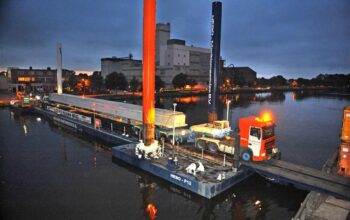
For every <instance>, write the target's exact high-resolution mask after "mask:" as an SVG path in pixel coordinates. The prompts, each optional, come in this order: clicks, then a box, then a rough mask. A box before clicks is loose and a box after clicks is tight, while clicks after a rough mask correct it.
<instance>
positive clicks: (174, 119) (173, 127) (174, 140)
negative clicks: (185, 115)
mask: <svg viewBox="0 0 350 220" xmlns="http://www.w3.org/2000/svg"><path fill="white" fill-rule="evenodd" d="M173 105H174V124H173V148H175V110H176V105H177V104H176V103H173Z"/></svg>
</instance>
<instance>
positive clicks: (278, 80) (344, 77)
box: [256, 73, 350, 88]
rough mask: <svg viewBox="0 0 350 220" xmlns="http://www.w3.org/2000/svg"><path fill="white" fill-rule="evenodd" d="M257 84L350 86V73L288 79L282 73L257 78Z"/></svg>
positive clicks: (273, 85)
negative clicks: (267, 77)
mask: <svg viewBox="0 0 350 220" xmlns="http://www.w3.org/2000/svg"><path fill="white" fill-rule="evenodd" d="M256 84H257V86H263V87H264V86H272V87H275V86H298V87H300V86H301V87H302V86H332V87H339V88H343V87H350V73H349V74H319V75H317V76H316V77H314V78H312V79H305V78H297V79H289V80H287V79H286V78H284V77H283V76H281V75H277V76H273V77H271V78H269V79H266V78H264V77H262V78H258V79H257V83H256Z"/></svg>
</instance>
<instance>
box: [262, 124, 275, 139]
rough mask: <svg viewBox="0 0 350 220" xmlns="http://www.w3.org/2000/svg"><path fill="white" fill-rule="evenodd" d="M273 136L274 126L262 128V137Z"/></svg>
mask: <svg viewBox="0 0 350 220" xmlns="http://www.w3.org/2000/svg"><path fill="white" fill-rule="evenodd" d="M273 136H275V126H268V127H264V128H263V139H267V138H270V137H273Z"/></svg>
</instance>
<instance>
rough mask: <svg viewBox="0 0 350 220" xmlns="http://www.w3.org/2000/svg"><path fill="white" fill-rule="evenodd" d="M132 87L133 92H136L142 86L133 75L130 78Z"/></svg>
mask: <svg viewBox="0 0 350 220" xmlns="http://www.w3.org/2000/svg"><path fill="white" fill-rule="evenodd" d="M129 85H130V89H131V91H132V92H136V91H137V90H138V88H139V86H140V82H139V81H138V80H137V79H136V77H135V76H133V77H132V79H131V80H130V83H129Z"/></svg>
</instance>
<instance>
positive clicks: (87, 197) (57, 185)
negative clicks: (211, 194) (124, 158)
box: [0, 93, 350, 219]
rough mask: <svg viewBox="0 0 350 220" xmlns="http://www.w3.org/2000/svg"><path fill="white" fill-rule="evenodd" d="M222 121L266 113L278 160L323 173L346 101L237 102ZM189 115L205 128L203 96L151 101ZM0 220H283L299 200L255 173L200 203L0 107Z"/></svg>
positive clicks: (101, 149)
mask: <svg viewBox="0 0 350 220" xmlns="http://www.w3.org/2000/svg"><path fill="white" fill-rule="evenodd" d="M227 98H229V99H231V100H234V101H233V102H232V103H231V106H230V109H231V110H230V114H229V119H230V122H231V124H232V125H233V126H235V125H236V124H237V119H238V118H239V117H244V116H248V115H251V114H259V113H260V112H261V111H263V110H269V111H271V112H273V113H274V117H275V120H276V124H277V128H276V135H277V137H278V141H277V144H278V146H279V148H280V149H281V151H282V152H283V159H284V160H287V161H291V162H295V163H299V164H304V165H307V166H310V167H314V168H319V169H320V168H321V167H322V165H323V163H324V162H325V161H326V160H327V158H328V157H329V156H330V155H331V154H332V153H333V152H334V151H335V150H336V149H337V147H338V144H339V133H340V127H341V120H342V109H343V107H344V106H347V105H350V100H349V99H348V98H346V96H344V97H341V96H340V97H336V96H329V95H322V96H320V95H309V94H305V93H277V94H269V93H266V94H244V95H243V94H241V95H239V96H228V97H226V96H224V97H221V99H222V102H221V106H220V112H219V115H220V117H221V118H224V117H226V106H225V100H226V99H227ZM173 101H176V102H178V108H177V109H178V110H179V111H183V112H185V113H186V114H187V123H188V124H190V125H191V124H196V123H203V122H205V121H206V118H207V113H206V108H207V100H206V97H190V98H176V99H161V100H158V102H157V106H159V107H163V108H168V109H171V108H172V103H173ZM0 184H1V185H0V206H1V207H0V218H1V219H148V218H149V217H148V214H147V212H146V211H145V209H146V207H147V205H148V204H149V203H153V204H154V205H155V206H156V208H157V209H158V213H157V218H158V219H246V218H249V219H290V218H291V217H293V215H294V214H295V212H296V211H297V209H298V207H299V205H300V203H301V202H302V201H303V199H304V198H305V196H306V193H307V192H306V191H303V190H299V189H296V188H294V187H293V186H285V185H278V184H274V183H271V182H269V181H267V180H265V179H264V178H263V177H261V176H259V175H254V176H252V177H250V178H248V179H247V180H245V181H243V182H242V183H240V184H238V185H236V186H234V187H232V189H230V190H229V191H227V192H225V193H223V195H222V196H219V197H216V198H215V199H213V200H206V199H203V198H201V197H198V196H196V195H194V194H191V193H188V192H184V191H182V190H180V189H178V188H177V187H174V186H173V185H170V184H168V183H166V182H164V181H162V180H160V179H158V178H155V177H153V176H151V175H148V174H145V173H143V172H140V171H138V170H136V169H133V168H131V167H130V166H127V165H125V164H120V163H118V162H116V161H114V162H112V158H111V152H110V150H109V146H106V145H101V144H99V143H98V142H97V141H95V140H92V139H91V138H89V137H86V136H78V135H77V134H75V133H73V132H70V131H67V130H64V129H61V128H58V127H56V126H54V125H52V124H51V123H50V122H48V121H45V120H44V119H43V118H39V117H38V116H17V115H15V114H13V113H11V111H10V110H9V109H7V108H2V109H0Z"/></svg>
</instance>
